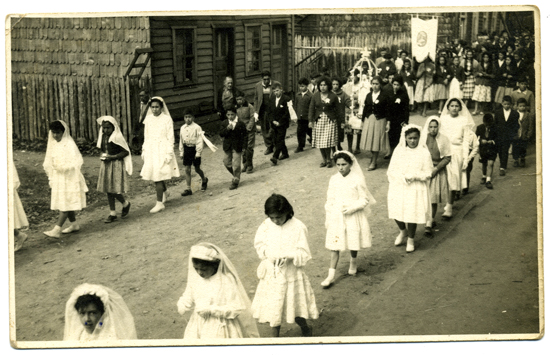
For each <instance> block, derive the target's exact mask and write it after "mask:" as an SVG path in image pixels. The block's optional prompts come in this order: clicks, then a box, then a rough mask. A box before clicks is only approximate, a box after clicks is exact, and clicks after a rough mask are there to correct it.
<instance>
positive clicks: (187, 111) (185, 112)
mask: <svg viewBox="0 0 550 355" xmlns="http://www.w3.org/2000/svg"><path fill="white" fill-rule="evenodd" d="M185 115H190V116H193V117H195V115H194V114H193V110H191V108H190V107H186V108H184V109H183V116H185Z"/></svg>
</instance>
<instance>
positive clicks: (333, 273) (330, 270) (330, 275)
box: [328, 269, 336, 279]
mask: <svg viewBox="0 0 550 355" xmlns="http://www.w3.org/2000/svg"><path fill="white" fill-rule="evenodd" d="M334 275H336V269H328V278H330V279H334Z"/></svg>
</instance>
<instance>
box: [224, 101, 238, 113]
mask: <svg viewBox="0 0 550 355" xmlns="http://www.w3.org/2000/svg"><path fill="white" fill-rule="evenodd" d="M223 109H224V110H225V112H229V111H231V112H233V113H237V109H236V108H235V105H233V104H232V103H230V104H228V105H223Z"/></svg>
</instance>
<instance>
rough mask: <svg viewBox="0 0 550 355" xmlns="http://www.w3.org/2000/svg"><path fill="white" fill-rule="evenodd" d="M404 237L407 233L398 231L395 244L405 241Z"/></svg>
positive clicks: (398, 244)
mask: <svg viewBox="0 0 550 355" xmlns="http://www.w3.org/2000/svg"><path fill="white" fill-rule="evenodd" d="M406 237H407V233H399V235H397V238H395V246H396V247H398V246H400V245H401V244H403V243H404V242H405V238H406Z"/></svg>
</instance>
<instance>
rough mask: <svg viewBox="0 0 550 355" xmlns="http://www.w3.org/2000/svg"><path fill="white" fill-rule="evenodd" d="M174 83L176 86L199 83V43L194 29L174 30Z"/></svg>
mask: <svg viewBox="0 0 550 355" xmlns="http://www.w3.org/2000/svg"><path fill="white" fill-rule="evenodd" d="M172 43H173V50H174V81H175V84H176V85H186V84H192V83H194V82H196V81H197V55H196V54H197V53H196V52H197V51H196V47H197V43H196V39H195V29H194V28H178V27H176V28H172Z"/></svg>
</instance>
